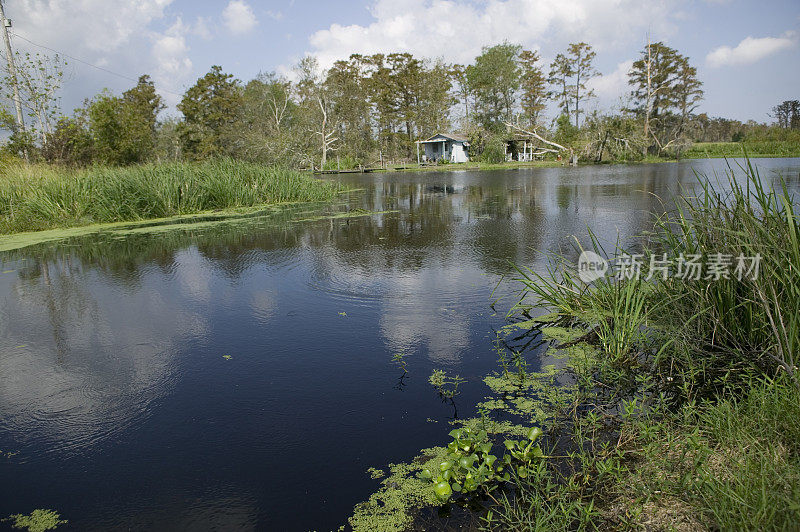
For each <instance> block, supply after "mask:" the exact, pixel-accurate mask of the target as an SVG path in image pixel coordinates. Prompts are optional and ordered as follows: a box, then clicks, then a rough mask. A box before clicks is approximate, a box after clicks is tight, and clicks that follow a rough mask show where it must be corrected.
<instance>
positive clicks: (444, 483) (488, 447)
mask: <svg viewBox="0 0 800 532" xmlns="http://www.w3.org/2000/svg"><path fill="white" fill-rule="evenodd" d="M541 435H542V430H541V429H540V428H539V427H533V428H531V429H529V430H528V432H527V435H526V437H527V439H523V440H505V441H504V442H503V444H504V445H505V447H506V451H507V452H506V453H505V454H504V455H503V458H502V459H501V460H500V463H499V464H497V465H495V464H496V463H497V456H495V455H493V454H491V451H492V443H491V442H490V441H489V438H488V434H487V432H486V431H485V430H480V431H477V432H476V431H474V430H472V429H470V428H469V427H462V428H460V429H455V430H452V431H450V436H451V437H452V438H453V441H451V442H450V443H449V444H448V445H447V452H446V454H445V459H444V460H442V461H441V462H440V463H439V466H438V471H436V470H431V469H429V468H425V469H423V470H422V472H421V473H420V478H422V479H425V480H430V481H431V482H432V483H433V492H434V495H435V496H436V498H437V499H438V500H439V501H441V502H446V501H448V500H450V498H451V497H452V496H453V495H454V493H463V494H470V493H473V492H476V491H478V490H482V491H483V492H484V493H487V494H488V493H490V492H491V491H492V490H494V489H496V488H497V486H498V484H499V483H500V482H503V481H506V482H507V481H510V480H512V478H527V477H528V475H529V471H530V469H531V467H532V466H533V464H534V462H536V461H538V460H541V459H542V458H544V453H543V452H542V450H541V448H540V447H539V445H538V444H536V440H538V439H539V437H540V436H541Z"/></svg>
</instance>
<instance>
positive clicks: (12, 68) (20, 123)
mask: <svg viewBox="0 0 800 532" xmlns="http://www.w3.org/2000/svg"><path fill="white" fill-rule="evenodd" d="M0 21H2V23H3V40H4V41H5V43H6V61H8V71H9V73H10V74H11V79H12V81H13V82H14V107H15V108H16V110H17V127H18V128H19V131H20V132H22V131H25V120H24V119H23V118H22V103H21V101H20V99H19V82H18V81H17V67H16V65H14V53H13V52H12V51H11V39H10V38H9V37H8V28H10V27H11V20H9V19H7V18H6V14H5V12H4V11H3V0H0Z"/></svg>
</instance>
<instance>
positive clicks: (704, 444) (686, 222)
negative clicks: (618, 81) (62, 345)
mask: <svg viewBox="0 0 800 532" xmlns="http://www.w3.org/2000/svg"><path fill="white" fill-rule="evenodd" d="M737 173H738V174H743V175H742V176H741V178H740V179H737V177H736V175H735V174H737ZM698 178H699V184H700V186H699V193H698V194H692V193H690V192H688V191H685V192H684V193H683V196H682V197H681V198H679V201H678V205H677V208H676V210H675V211H673V212H670V213H666V214H664V215H662V216H660V217H658V219H657V220H656V229H655V231H654V232H653V233H651V234H646V235H642V236H641V237H640V239H639V241H638V242H637V243H636V245H637V249H639V250H641V251H640V252H644V253H645V254H647V253H659V254H662V253H666V254H668V255H669V256H670V257H678V256H680V255H681V254H685V255H688V254H699V255H701V256H703V257H704V258H705V257H708V256H711V255H712V254H715V253H719V252H724V253H731V254H734V255H738V254H742V255H744V256H756V255H760V256H761V257H762V260H761V271H760V273H759V275H757V276H753V277H752V278H747V277H746V278H743V279H742V280H739V279H735V278H731V279H726V278H724V277H723V278H720V279H717V280H706V279H703V278H701V279H697V280H693V279H689V280H678V279H673V278H670V279H658V278H655V279H656V280H650V281H645V280H644V278H643V277H642V278H625V277H623V278H619V279H618V278H616V277H605V278H602V279H599V280H597V281H595V282H594V283H592V284H591V285H586V284H584V283H583V282H582V281H581V280H580V279H578V277H577V276H576V274H575V267H574V265H572V264H571V263H570V262H569V261H568V260H567V259H566V257H564V256H554V257H553V261H552V262H551V267H550V268H549V269H548V271H547V272H544V273H539V272H534V271H531V270H528V269H526V268H524V267H519V268H518V269H517V272H518V275H517V277H516V279H515V282H516V283H518V285H519V286H520V287H521V292H520V298H519V301H518V302H517V304H516V305H514V307H513V308H512V310H511V312H510V314H509V319H511V320H512V323H510V324H509V325H508V326H507V327H505V328H504V329H503V330H501V331H499V333H498V339H497V341H496V343H495V350H496V352H497V354H498V364H499V367H500V369H499V371H497V372H495V373H494V374H492V375H489V376H487V377H486V378H485V379H484V382H485V383H486V384H487V386H488V388H489V390H490V392H491V396H490V397H487V400H486V401H484V402H482V403H481V404H479V405H478V407H477V412H478V413H479V415H480V417H477V418H472V419H464V420H456V421H454V422H453V424H454V425H456V427H455V430H454V431H453V432H451V434H450V436H451V437H452V441H451V443H450V444H448V445H447V446H445V447H433V448H430V449H425V450H423V451H422V453H421V455H420V456H418V457H417V458H415V459H414V460H413V461H412V462H410V463H406V464H392V465H390V466H389V467H388V477H387V478H386V479H384V480H383V482H382V487H381V488H380V489H379V490H378V491H377V492H376V493H375V494H373V495H372V496H371V497H370V499H369V500H368V501H366V502H364V503H362V504H360V505H358V506H356V508H355V513H354V515H353V516H352V517H351V518H350V520H349V526H350V527H352V528H353V529H354V530H367V529H373V530H374V529H380V530H406V529H409V528H412V527H414V526H416V525H420V526H424V523H425V521H426V519H427V518H426V517H425V516H426V515H430V510H426V509H425V508H429V509H431V508H438V515H448V514H453V512H455V514H458V513H459V512H460V515H462V518H463V515H464V514H465V513H466V515H467V516H468V517H467V518H464V519H466V520H465V521H462V524H463V525H464V526H470V527H472V528H480V529H489V530H493V529H497V530H586V529H614V530H633V529H642V528H646V529H651V530H697V529H706V530H719V529H722V530H744V529H748V530H756V529H758V530H787V529H792V528H794V527H795V526H796V524H797V523H798V522H800V505H798V504H797V501H798V500H800V381H798V377H799V376H800V370H798V367H797V364H798V360H797V357H798V353H799V352H800V351H799V350H800V316H799V315H798V312H797V309H798V307H800V275H798V274H800V223H798V220H797V217H796V208H797V201H796V199H795V198H794V197H793V196H792V195H791V194H790V193H789V191H788V189H787V187H786V183H785V182H784V181H783V180H781V181H780V183H778V185H777V186H776V187H775V189H772V188H770V187H769V186H768V185H767V182H766V180H764V179H762V177H761V176H760V175H759V174H758V171H757V170H756V169H755V168H754V167H753V166H752V164H751V163H750V162H749V161H747V162H745V163H744V164H743V165H742V166H740V167H739V168H733V167H730V170H729V174H728V175H727V180H725V181H722V182H720V181H717V182H716V183H714V182H712V181H711V179H710V178H708V177H706V176H698ZM593 244H594V245H593V248H594V250H595V251H596V252H598V253H602V254H604V255H606V256H609V255H619V254H621V253H624V252H625V250H622V249H615V250H613V251H612V253H611V254H608V253H605V251H604V250H603V249H602V246H601V245H600V243H599V242H597V241H596V240H594V241H593ZM659 256H660V255H659ZM647 273H648V272H647V271H646V268H645V269H644V270H643V276H646V275H647ZM542 309H547V310H549V311H551V312H550V313H549V314H545V315H538V313H540V312H541V311H542ZM530 339H539V340H540V342H539V343H540V344H541V343H542V342H545V345H546V346H548V347H547V350H546V351H545V353H544V358H543V360H542V367H541V369H540V370H539V371H538V372H535V371H530V370H529V368H528V364H527V361H526V360H525V356H526V351H525V350H517V347H518V346H520V345H525V343H524V342H522V343H521V342H520V341H521V340H525V341H526V342H527V341H528V340H530ZM527 345H537V344H535V343H533V344H530V343H528V344H527ZM528 354H529V353H528ZM437 383H438V384H441V383H439V382H438V381H437V382H436V383H432V384H434V385H436V384H437ZM531 427H534V428H533V429H532V428H531ZM532 430H535V432H536V433H535V434H533V433H531V431H532ZM538 430H541V434H539V433H538ZM520 436H521V437H522V438H523V442H524V443H525V445H529V444H530V445H531V449H532V448H533V446H532V444H533V441H534V439H535V440H536V448H538V449H540V450H539V451H536V452H535V455H536V456H535V458H536V459H535V460H530V461H529V463H527V464H526V465H525V468H524V471H523V473H524V474H520V472H519V470H517V469H511V470H510V471H508V473H509V475H508V478H507V479H506V478H504V474H505V473H506V471H503V472H501V475H500V477H499V478H498V477H497V475H496V474H495V473H493V472H492V469H493V468H492V464H494V463H499V462H500V460H498V459H496V458H489V457H490V456H496V455H493V454H492V453H493V452H494V450H496V449H503V447H505V448H506V449H508V450H511V449H512V448H514V446H515V444H516V445H519V444H520V443H521V442H519V441H517V440H516V439H515V438H519V437H520ZM526 436H529V437H528V440H527V441H525V437H526ZM530 436H535V438H530ZM465 441H466V443H464V442H465ZM462 443H463V445H462ZM456 454H457V455H458V456H456ZM472 455H475V456H472ZM531 457H532V456H531ZM481 467H483V470H482V471H480V472H477V471H472V469H475V468H481ZM495 472H496V470H495ZM468 473H469V474H470V475H471V476H470V488H471V489H469V490H465V489H464V487H465V482H466V478H467V474H468ZM476 473H478V474H476ZM493 475H494V476H493ZM445 483H446V484H447V486H445V485H444V484H445ZM454 484H455V486H454ZM465 492H469V493H468V494H465ZM443 500H446V501H447V502H446V503H445V504H444V505H443V504H442V501H443ZM455 514H453V515H455Z"/></svg>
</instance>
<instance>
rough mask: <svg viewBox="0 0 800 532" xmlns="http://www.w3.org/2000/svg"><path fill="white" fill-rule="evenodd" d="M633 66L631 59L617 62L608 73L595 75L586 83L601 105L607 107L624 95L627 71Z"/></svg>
mask: <svg viewBox="0 0 800 532" xmlns="http://www.w3.org/2000/svg"><path fill="white" fill-rule="evenodd" d="M631 68H633V61H632V60H627V61H622V62H621V63H619V64H617V68H616V69H614V71H613V72H610V73H608V74H605V75H602V76H597V77H596V78H593V79H591V80H589V83H588V84H587V85H588V87H589V88H590V89H593V90H594V92H595V94H597V98H598V99H599V100H600V104H601V107H609V106H611V105H613V104H615V103H617V102H618V101H619V98H620V97H621V96H623V95H625V94H626V93H627V92H628V90H629V88H628V72H630V71H631Z"/></svg>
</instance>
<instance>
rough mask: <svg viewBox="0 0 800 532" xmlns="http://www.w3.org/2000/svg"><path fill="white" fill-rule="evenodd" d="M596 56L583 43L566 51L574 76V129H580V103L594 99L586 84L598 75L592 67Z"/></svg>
mask: <svg viewBox="0 0 800 532" xmlns="http://www.w3.org/2000/svg"><path fill="white" fill-rule="evenodd" d="M596 55H597V54H596V53H595V52H594V50H593V49H592V47H591V45H589V44H586V43H585V42H579V43H572V44H570V45H569V48H568V51H567V59H568V61H569V62H570V69H571V71H572V73H573V75H574V82H573V84H572V92H573V100H574V102H575V127H580V116H581V113H582V112H583V111H582V110H581V102H585V101H586V100H589V99H591V98H594V91H592V90H589V89H587V87H586V83H587V82H588V81H589V80H590V79H592V78H594V77H596V76H597V75H598V72H597V70H596V69H595V67H594V59H595V56H596Z"/></svg>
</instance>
